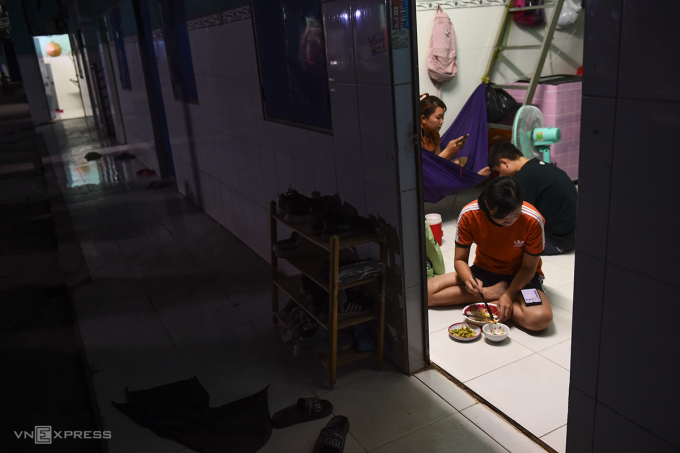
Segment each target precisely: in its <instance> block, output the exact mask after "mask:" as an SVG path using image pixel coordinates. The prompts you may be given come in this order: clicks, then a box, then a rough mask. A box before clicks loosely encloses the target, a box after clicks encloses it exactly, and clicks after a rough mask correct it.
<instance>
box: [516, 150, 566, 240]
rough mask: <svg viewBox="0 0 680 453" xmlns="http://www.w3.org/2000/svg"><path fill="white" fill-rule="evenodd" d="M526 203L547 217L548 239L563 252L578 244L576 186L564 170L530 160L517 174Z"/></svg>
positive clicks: (546, 230)
mask: <svg viewBox="0 0 680 453" xmlns="http://www.w3.org/2000/svg"><path fill="white" fill-rule="evenodd" d="M515 180H516V181H517V182H519V183H520V185H521V186H522V190H523V192H524V201H526V202H528V203H531V204H532V205H534V207H535V208H536V209H538V211H539V212H540V213H541V215H542V216H543V217H544V218H545V235H546V240H547V241H548V242H550V243H551V244H552V245H554V246H555V247H559V248H561V249H563V250H571V249H573V248H574V243H575V241H576V186H575V185H574V182H573V181H572V180H571V179H570V178H569V176H568V175H567V174H566V173H565V172H564V170H562V169H560V168H557V167H556V166H555V165H552V164H546V163H545V162H543V161H540V160H538V159H531V160H530V161H528V162H527V163H525V164H524V166H522V169H521V170H520V171H518V172H517V173H516V174H515Z"/></svg>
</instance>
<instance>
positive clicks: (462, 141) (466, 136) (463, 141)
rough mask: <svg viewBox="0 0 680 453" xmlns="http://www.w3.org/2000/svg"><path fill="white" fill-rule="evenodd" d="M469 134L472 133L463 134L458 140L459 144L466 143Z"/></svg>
mask: <svg viewBox="0 0 680 453" xmlns="http://www.w3.org/2000/svg"><path fill="white" fill-rule="evenodd" d="M469 136H470V134H465V135H463V136H462V137H461V138H460V140H458V144H459V145H462V144H464V143H465V142H466V141H467V139H468V137H469Z"/></svg>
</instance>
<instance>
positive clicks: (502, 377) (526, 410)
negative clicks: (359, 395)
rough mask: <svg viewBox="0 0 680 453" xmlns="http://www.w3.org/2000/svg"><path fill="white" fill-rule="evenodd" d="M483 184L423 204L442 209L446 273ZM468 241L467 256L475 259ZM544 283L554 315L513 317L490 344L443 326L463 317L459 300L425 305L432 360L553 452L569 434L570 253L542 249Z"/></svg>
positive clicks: (560, 448)
mask: <svg viewBox="0 0 680 453" xmlns="http://www.w3.org/2000/svg"><path fill="white" fill-rule="evenodd" d="M480 191H481V189H469V190H466V191H464V192H461V193H460V194H458V196H457V197H456V196H448V197H446V198H444V199H443V200H441V201H440V202H438V203H436V204H426V208H425V212H426V213H435V212H436V213H439V214H441V215H442V229H443V231H444V236H443V239H442V246H441V249H442V253H443V255H444V261H445V264H446V270H447V272H451V271H453V260H454V250H455V245H454V237H455V232H456V223H457V217H458V215H459V214H460V211H461V209H462V207H463V206H464V205H465V204H467V203H469V202H470V201H472V200H474V199H476V198H477V196H478V195H479V193H480ZM474 250H475V246H474V245H473V247H472V253H471V257H470V263H472V260H473V259H474V258H473V257H474ZM542 260H543V273H544V274H545V281H544V285H545V288H546V292H547V295H548V298H549V299H550V303H551V305H552V310H553V322H552V324H551V325H550V326H549V327H548V328H547V329H546V330H545V331H543V332H540V333H532V332H528V331H525V330H522V329H520V328H518V327H516V326H514V325H512V324H510V325H509V327H510V335H509V337H508V339H506V340H504V341H502V342H500V343H493V342H491V341H488V340H486V339H484V338H480V339H479V340H476V341H472V342H458V341H455V340H453V339H451V338H450V336H449V334H448V327H449V326H450V325H451V324H453V323H456V322H461V321H465V319H464V318H463V315H462V309H463V308H464V306H457V307H450V308H430V309H429V310H428V312H429V333H430V359H431V360H432V362H434V363H435V364H437V365H438V366H439V367H441V368H442V369H443V370H445V371H446V372H447V373H448V374H450V375H451V376H453V377H454V378H455V379H457V380H458V381H460V382H461V383H462V384H463V385H464V386H466V387H467V388H468V389H470V390H472V392H474V393H475V394H476V395H478V396H479V397H481V398H482V399H483V400H485V401H486V402H488V404H490V405H491V406H494V407H495V408H496V409H497V410H498V411H500V412H502V413H503V414H505V416H507V417H508V418H509V419H511V420H513V421H514V422H516V423H517V424H519V425H520V426H522V427H523V428H525V429H526V430H528V431H529V432H530V433H531V434H533V435H534V436H536V437H538V438H540V439H541V440H543V441H544V442H545V443H546V444H548V445H549V446H551V447H552V448H554V449H555V450H557V451H564V450H565V445H566V435H567V426H566V425H567V406H568V397H569V363H570V358H571V317H572V301H573V291H574V252H571V253H567V254H565V255H560V256H544V257H542Z"/></svg>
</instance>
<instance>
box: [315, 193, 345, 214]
mask: <svg viewBox="0 0 680 453" xmlns="http://www.w3.org/2000/svg"><path fill="white" fill-rule="evenodd" d="M341 208H342V200H341V199H340V194H337V193H336V194H335V195H324V196H323V197H317V198H312V213H313V214H314V215H315V216H328V215H333V214H334V213H339V212H340V209H341Z"/></svg>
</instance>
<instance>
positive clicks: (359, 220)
mask: <svg viewBox="0 0 680 453" xmlns="http://www.w3.org/2000/svg"><path fill="white" fill-rule="evenodd" d="M370 228H371V224H370V222H369V221H368V219H367V218H365V217H360V216H356V217H350V216H342V217H326V218H325V219H324V226H323V230H322V231H321V239H323V240H324V241H327V240H330V238H331V236H338V237H339V238H340V239H345V238H349V237H354V236H359V235H361V234H365V233H368V232H369V231H370Z"/></svg>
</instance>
